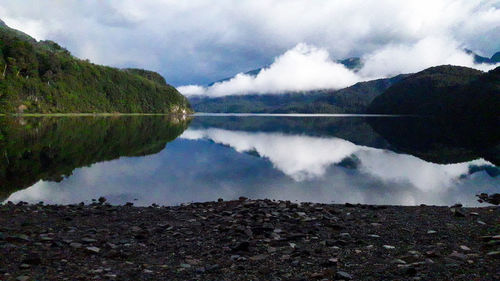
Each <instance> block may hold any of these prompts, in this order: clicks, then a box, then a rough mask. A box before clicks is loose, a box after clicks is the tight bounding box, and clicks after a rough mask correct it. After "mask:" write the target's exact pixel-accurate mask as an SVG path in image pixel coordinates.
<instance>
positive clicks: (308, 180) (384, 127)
mask: <svg viewBox="0 0 500 281" xmlns="http://www.w3.org/2000/svg"><path fill="white" fill-rule="evenodd" d="M0 121H1V122H2V127H1V129H0V132H1V133H2V134H1V135H0V137H1V138H0V153H1V154H0V155H3V156H4V157H5V159H6V160H7V161H3V162H2V165H1V166H0V183H1V185H2V191H1V192H2V193H0V194H3V196H4V198H7V199H6V200H11V201H19V200H22V201H29V202H38V201H44V202H46V203H58V204H69V203H78V202H81V201H85V202H90V200H91V199H92V198H97V197H99V196H105V197H106V198H108V200H109V201H110V202H111V203H115V204H123V203H124V202H127V201H131V202H134V203H135V204H136V205H149V204H151V203H158V204H164V205H175V204H179V203H184V202H193V201H210V200H216V199H217V198H224V199H226V200H229V199H235V198H237V197H239V196H247V197H250V198H272V199H287V200H294V201H295V200H297V201H312V202H336V203H344V202H351V203H368V204H401V205H416V204H421V203H425V204H436V205H450V204H454V203H457V202H461V203H463V204H465V205H477V202H476V200H475V196H474V195H475V194H477V193H480V192H487V193H493V192H499V191H500V187H499V186H500V177H499V173H500V172H499V168H498V167H497V166H496V165H498V162H497V161H498V138H497V136H496V135H495V133H488V134H486V135H484V134H483V135H481V133H476V132H475V131H474V132H472V131H470V132H469V131H468V132H464V131H463V127H464V126H463V124H462V126H461V127H462V130H455V129H450V128H449V126H448V125H446V126H442V128H435V127H429V126H431V125H432V124H434V125H436V123H435V122H430V120H425V119H423V120H422V119H420V120H416V119H403V118H382V117H379V118H359V117H286V116H285V117H283V116H282V117H255V116H249V117H234V116H197V117H195V118H194V119H193V120H179V119H172V118H167V117H116V118H103V117H85V118H83V117H82V118H76V117H73V118H25V119H21V120H20V119H6V118H4V119H0ZM424 125H425V126H424ZM427 125H428V126H427ZM434 125H433V126H434ZM447 126H448V127H447ZM484 126H486V129H485V128H484V127H483V128H481V129H480V130H478V131H479V132H485V131H487V129H488V128H487V126H488V124H484ZM471 127H473V130H477V128H476V126H471ZM447 128H448V129H447ZM471 130H472V129H471ZM450 132H451V133H460V134H464V133H470V134H471V136H468V137H465V138H464V141H459V140H460V137H458V136H451V135H450V134H451V133H450ZM490 132H492V131H490ZM165 145H166V146H165ZM494 163H495V164H496V165H495V164H494ZM16 190H17V191H16Z"/></svg>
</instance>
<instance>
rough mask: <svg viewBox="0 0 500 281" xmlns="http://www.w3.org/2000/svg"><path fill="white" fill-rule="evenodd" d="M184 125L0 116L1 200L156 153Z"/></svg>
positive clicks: (169, 120) (138, 119)
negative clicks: (88, 169) (87, 169)
mask: <svg viewBox="0 0 500 281" xmlns="http://www.w3.org/2000/svg"><path fill="white" fill-rule="evenodd" d="M188 125H189V120H181V119H176V118H175V117H174V116H134V117H131V116H119V117H118V116H113V117H23V118H10V117H4V118H0V158H1V161H0V200H2V199H5V198H6V197H8V195H9V194H10V193H12V192H14V191H16V190H20V189H23V188H26V187H29V186H31V185H33V184H35V183H36V182H37V181H39V180H51V181H61V180H62V179H63V177H65V176H69V175H71V173H72V172H73V170H74V169H76V168H79V167H84V166H89V165H91V164H94V163H97V162H102V161H109V160H112V159H117V158H119V157H121V156H142V155H149V154H155V153H158V152H160V151H161V150H162V149H164V148H165V144H166V143H168V142H170V141H172V140H174V139H175V138H176V137H177V136H179V135H180V134H182V132H183V131H184V130H185V129H186V128H187V127H188Z"/></svg>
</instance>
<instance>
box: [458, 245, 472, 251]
mask: <svg viewBox="0 0 500 281" xmlns="http://www.w3.org/2000/svg"><path fill="white" fill-rule="evenodd" d="M460 249H462V250H463V251H470V248H469V247H467V246H465V245H460Z"/></svg>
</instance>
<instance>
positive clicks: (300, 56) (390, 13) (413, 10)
mask: <svg viewBox="0 0 500 281" xmlns="http://www.w3.org/2000/svg"><path fill="white" fill-rule="evenodd" d="M0 18H1V19H2V20H4V21H5V22H6V23H7V24H8V25H9V26H11V27H13V28H16V29H19V30H22V31H24V32H26V33H28V34H29V35H31V36H33V37H35V38H36V39H38V40H42V39H50V40H53V41H56V42H58V43H59V44H60V45H62V46H64V47H66V48H67V49H68V50H70V51H71V52H72V53H73V54H74V55H75V56H77V57H79V58H83V59H89V60H91V61H93V62H95V63H99V64H105V65H111V66H116V67H140V68H145V69H150V70H154V71H158V72H159V73H161V74H162V75H163V76H164V77H165V78H166V80H167V82H169V83H170V84H172V85H174V86H176V87H179V90H180V91H181V92H182V93H184V94H187V95H195V94H201V95H209V96H223V95H228V94H248V93H255V92H258V93H268V92H269V93H270V92H272V93H282V92H286V91H303V90H311V89H319V88H342V87H346V86H349V85H352V84H354V83H356V82H359V81H365V80H369V79H373V78H380V77H389V76H392V75H396V74H399V73H408V72H416V71H419V70H422V69H425V68H427V67H429V66H434V65H440V64H455V65H463V66H469V67H474V68H477V69H481V70H488V69H491V68H492V66H487V65H476V64H474V63H473V60H472V58H471V56H469V55H467V54H466V53H465V52H464V51H463V49H464V48H468V49H471V50H473V51H475V52H476V53H478V54H480V55H483V56H487V57H490V56H491V55H493V54H494V53H495V52H497V51H500V0H484V1H479V0H432V1H426V0H418V1H414V0H407V1H400V0H376V1H375V0H336V1H327V0H265V1H264V0H238V1H231V0H217V1H215V0H212V1H208V0H190V1H178V0H141V1H136V0H119V1H118V0H117V1H113V0H110V1H100V0H86V1H79V0H64V1H63V0H44V1H35V0H22V1H12V0H0ZM353 56H358V57H362V58H363V60H364V61H365V64H364V67H363V68H362V69H361V70H360V71H359V72H357V73H354V72H352V71H349V70H347V69H345V68H344V67H343V66H341V65H339V64H337V63H336V62H335V61H336V60H337V59H342V58H347V57H353ZM262 66H268V67H267V68H266V69H265V70H264V71H262V72H261V73H259V75H257V77H250V76H248V75H243V74H239V75H237V74H238V73H244V72H246V71H249V70H252V69H255V68H260V67H262ZM233 76H234V77H233ZM227 77H233V79H231V80H229V81H226V82H224V83H218V84H215V85H214V86H212V87H206V85H207V84H209V83H210V82H213V81H217V80H220V79H222V78H227ZM181 86H182V87H181Z"/></svg>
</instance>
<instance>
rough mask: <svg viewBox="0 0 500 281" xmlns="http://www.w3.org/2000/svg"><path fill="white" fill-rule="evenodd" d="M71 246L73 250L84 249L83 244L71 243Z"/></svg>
mask: <svg viewBox="0 0 500 281" xmlns="http://www.w3.org/2000/svg"><path fill="white" fill-rule="evenodd" d="M69 246H70V247H71V248H76V249H78V248H81V247H82V244H81V243H70V244H69Z"/></svg>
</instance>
